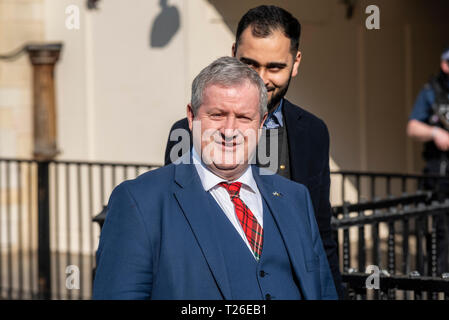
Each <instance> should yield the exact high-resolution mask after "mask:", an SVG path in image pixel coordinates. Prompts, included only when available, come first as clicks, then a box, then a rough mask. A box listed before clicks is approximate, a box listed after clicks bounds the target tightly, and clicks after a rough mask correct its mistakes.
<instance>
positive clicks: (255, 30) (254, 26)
mask: <svg viewBox="0 0 449 320" xmlns="http://www.w3.org/2000/svg"><path fill="white" fill-rule="evenodd" d="M248 27H251V31H252V34H253V36H255V37H260V38H265V37H268V36H269V35H271V34H272V32H273V31H274V30H280V31H282V32H283V33H284V35H285V36H286V37H287V38H289V39H290V51H291V52H292V55H293V56H296V52H297V51H298V48H299V38H300V36H301V24H300V23H299V21H298V19H296V18H295V17H294V16H293V15H292V14H291V13H290V12H288V11H287V10H285V9H282V8H279V7H276V6H265V5H263V6H258V7H256V8H253V9H250V10H249V11H248V12H247V13H245V15H244V16H243V17H242V18H241V19H240V21H239V24H238V27H237V33H236V37H235V52H237V46H238V45H239V41H240V37H241V35H242V33H243V31H245V30H246V28H248Z"/></svg>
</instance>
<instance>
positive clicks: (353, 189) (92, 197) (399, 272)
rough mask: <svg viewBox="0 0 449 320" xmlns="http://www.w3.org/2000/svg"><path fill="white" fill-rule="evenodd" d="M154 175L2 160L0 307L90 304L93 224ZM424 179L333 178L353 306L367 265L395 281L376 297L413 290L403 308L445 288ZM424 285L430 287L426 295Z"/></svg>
mask: <svg viewBox="0 0 449 320" xmlns="http://www.w3.org/2000/svg"><path fill="white" fill-rule="evenodd" d="M156 167H158V166H156V165H150V164H125V163H106V162H84V161H46V162H45V161H37V160H21V159H2V158H0V299H89V298H90V297H91V291H92V271H93V269H94V268H95V252H96V249H97V246H98V238H99V233H100V225H99V224H96V223H94V222H93V221H92V219H93V217H95V216H97V215H98V214H99V213H100V212H102V211H103V209H104V205H105V204H106V203H107V201H108V197H109V195H110V193H111V191H112V189H113V188H114V187H115V186H116V185H118V184H119V183H120V182H121V181H123V180H126V179H131V178H134V177H136V176H137V175H139V174H141V173H143V172H145V171H148V170H152V169H154V168H156ZM424 178H429V177H428V176H423V175H400V174H390V173H380V174H379V173H366V172H349V171H345V172H333V173H332V186H333V188H334V190H333V192H332V196H333V197H335V195H338V196H339V197H340V199H339V200H338V199H333V203H334V204H335V205H334V207H333V210H334V214H335V217H334V220H333V222H332V223H333V226H334V227H335V228H336V238H337V239H338V240H339V241H338V243H339V252H340V259H341V261H340V263H341V267H342V268H341V269H342V271H343V279H344V280H345V282H346V283H347V284H348V286H349V288H350V290H349V291H348V292H349V293H352V294H353V296H354V297H356V298H367V297H368V298H369V297H370V292H367V290H366V288H364V287H363V283H362V282H361V280H360V279H361V278H363V277H365V278H366V276H367V274H363V271H364V270H365V269H366V267H367V266H368V265H377V266H379V268H380V269H382V270H386V271H387V272H388V273H389V276H386V275H382V279H381V286H382V288H381V289H380V290H378V292H374V295H373V296H374V297H375V298H376V297H377V298H382V297H385V296H386V297H388V298H401V296H400V294H401V290H406V289H407V288H415V289H416V290H414V291H413V290H412V291H413V292H412V293H411V294H409V293H404V294H403V295H402V298H404V299H408V298H411V297H413V298H422V297H425V298H428V297H433V298H434V297H435V295H434V293H432V294H427V292H428V291H429V290H430V289H431V288H432V286H433V285H432V284H435V283H438V284H437V285H435V286H434V287H435V288H439V289H441V288H443V289H444V288H446V287H445V285H446V283H447V281H446V280H445V279H442V278H441V275H438V274H436V273H435V259H436V258H435V252H436V251H435V250H436V243H435V241H436V239H435V232H434V231H435V223H434V218H433V217H435V216H436V215H440V214H444V212H447V211H446V210H447V209H448V208H447V206H448V204H447V203H445V202H434V198H433V193H432V192H425V191H420V189H421V188H420V186H421V184H422V181H423V179H424ZM432 178H434V179H442V177H433V176H432ZM336 186H337V188H335V187H336ZM348 201H349V202H351V203H352V204H349V203H348ZM103 213H104V211H103ZM97 222H100V223H101V221H97ZM404 239H407V240H406V241H404ZM360 271H361V272H362V273H360ZM414 271H416V272H414ZM411 273H412V274H414V275H415V277H414V278H410V274H411ZM417 273H419V276H418V278H416V275H417ZM401 277H402V278H401ZM404 277H405V278H404ZM76 279H78V280H79V281H77V280H76ZM410 281H411V282H410ZM418 282H419V283H418ZM357 283H362V286H358V285H357ZM404 283H405V284H404ZM414 283H415V284H416V287H413V285H414ZM420 283H421V284H422V283H426V285H427V284H428V285H429V286H430V287H424V289H422V290H421V291H425V292H424V294H421V293H419V292H418V291H419V290H420V289H419V288H421V287H420V285H421V284H420ZM410 286H411V287H410ZM78 288H79V289H78ZM382 290H387V291H382ZM385 292H387V293H386V294H384V293H385ZM415 292H416V295H415V294H414V293H415ZM440 293H441V294H447V292H446V291H445V289H444V290H441V291H440Z"/></svg>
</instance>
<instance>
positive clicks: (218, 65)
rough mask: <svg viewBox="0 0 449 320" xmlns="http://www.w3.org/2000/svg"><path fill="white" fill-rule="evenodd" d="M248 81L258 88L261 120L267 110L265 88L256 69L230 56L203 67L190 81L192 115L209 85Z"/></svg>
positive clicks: (230, 84) (228, 84)
mask: <svg viewBox="0 0 449 320" xmlns="http://www.w3.org/2000/svg"><path fill="white" fill-rule="evenodd" d="M247 81H249V82H250V83H251V84H253V85H255V86H256V88H257V89H258V90H259V111H260V117H261V121H262V118H263V115H264V114H265V113H266V112H267V101H268V97H267V88H266V87H265V83H264V82H263V80H262V79H261V78H260V77H259V75H258V74H257V72H256V71H254V70H253V69H251V68H250V67H249V66H248V65H246V64H244V63H243V62H241V61H239V60H238V59H236V58H232V57H221V58H218V59H217V60H215V61H214V62H212V63H211V64H210V65H208V66H207V67H206V68H204V69H203V70H202V71H201V72H200V73H199V74H198V75H197V76H196V77H195V79H194V80H193V83H192V98H191V101H190V104H191V105H192V111H193V115H197V113H198V109H199V107H200V106H201V105H202V103H203V93H204V90H205V89H206V88H207V87H208V86H210V85H214V84H215V85H217V84H218V85H222V86H225V87H230V86H235V85H240V84H244V83H245V82H247Z"/></svg>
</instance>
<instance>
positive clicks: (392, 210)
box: [332, 171, 449, 299]
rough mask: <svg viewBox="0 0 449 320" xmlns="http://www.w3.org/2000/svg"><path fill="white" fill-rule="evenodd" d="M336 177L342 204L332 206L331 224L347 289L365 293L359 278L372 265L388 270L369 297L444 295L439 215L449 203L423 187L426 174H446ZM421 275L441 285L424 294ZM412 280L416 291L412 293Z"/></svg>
mask: <svg viewBox="0 0 449 320" xmlns="http://www.w3.org/2000/svg"><path fill="white" fill-rule="evenodd" d="M333 178H334V179H333V183H334V182H335V180H338V179H341V181H340V183H341V185H340V186H341V188H340V191H341V194H340V196H341V197H342V198H341V205H338V206H334V207H333V211H334V218H333V221H332V225H333V227H334V229H335V230H336V231H335V237H336V239H337V241H338V244H339V254H340V264H341V270H342V275H343V279H344V281H346V282H347V284H348V286H349V289H350V290H349V292H352V293H354V292H355V293H356V295H355V297H356V298H359V299H366V298H367V293H369V292H367V288H366V287H365V283H364V282H363V281H361V280H360V279H361V278H364V279H365V280H366V279H367V277H368V276H369V274H364V273H363V272H364V271H365V270H366V268H367V267H368V266H370V265H371V266H376V267H378V268H379V269H380V270H383V271H384V274H383V278H382V279H383V280H382V284H383V288H380V289H379V290H374V291H372V292H371V293H372V294H371V296H372V297H371V298H377V299H379V298H389V299H411V298H414V299H421V298H423V297H425V298H427V299H430V298H435V297H437V296H438V292H439V293H441V294H442V295H443V296H442V297H440V298H444V294H446V293H447V292H446V291H444V290H443V291H438V290H440V289H441V287H443V288H449V282H448V281H447V280H446V276H447V275H442V274H438V272H437V236H436V217H437V216H442V217H445V216H446V215H447V213H448V212H449V202H446V201H442V202H441V199H439V201H437V197H435V194H436V191H438V190H433V191H422V190H420V189H421V186H422V185H423V181H424V179H435V180H441V179H447V178H446V177H441V176H424V175H401V174H389V173H363V172H348V171H346V172H335V173H333ZM349 189H350V191H348V190H349ZM348 193H351V194H348ZM348 198H351V199H352V204H351V203H348V202H347V199H348ZM354 200H355V201H354ZM446 237H447V230H446ZM385 274H388V276H386V275H385ZM411 274H412V275H414V277H409V276H410V275H411ZM398 277H399V278H398ZM397 279H400V281H399V280H398V281H399V282H398V281H396V280H397ZM423 279H426V281H427V280H428V281H427V282H426V283H433V284H435V283H439V285H438V286H435V287H434V289H435V290H434V291H432V292H426V293H424V294H423V293H422V292H421V291H420V290H419V289H418V288H419V286H420V284H422V283H423ZM393 280H394V281H393ZM414 283H415V284H416V287H415V290H412V291H413V292H409V288H410V287H413V284H414ZM431 288H432V286H431V285H429V288H426V289H429V290H430V289H431ZM402 290H406V291H405V292H403V291H402ZM385 292H387V294H385ZM368 296H369V295H368ZM353 297H354V296H353Z"/></svg>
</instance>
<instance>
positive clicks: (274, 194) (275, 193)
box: [273, 191, 282, 197]
mask: <svg viewBox="0 0 449 320" xmlns="http://www.w3.org/2000/svg"><path fill="white" fill-rule="evenodd" d="M273 196H275V197H282V193H279V192H277V191H275V192H273Z"/></svg>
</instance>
